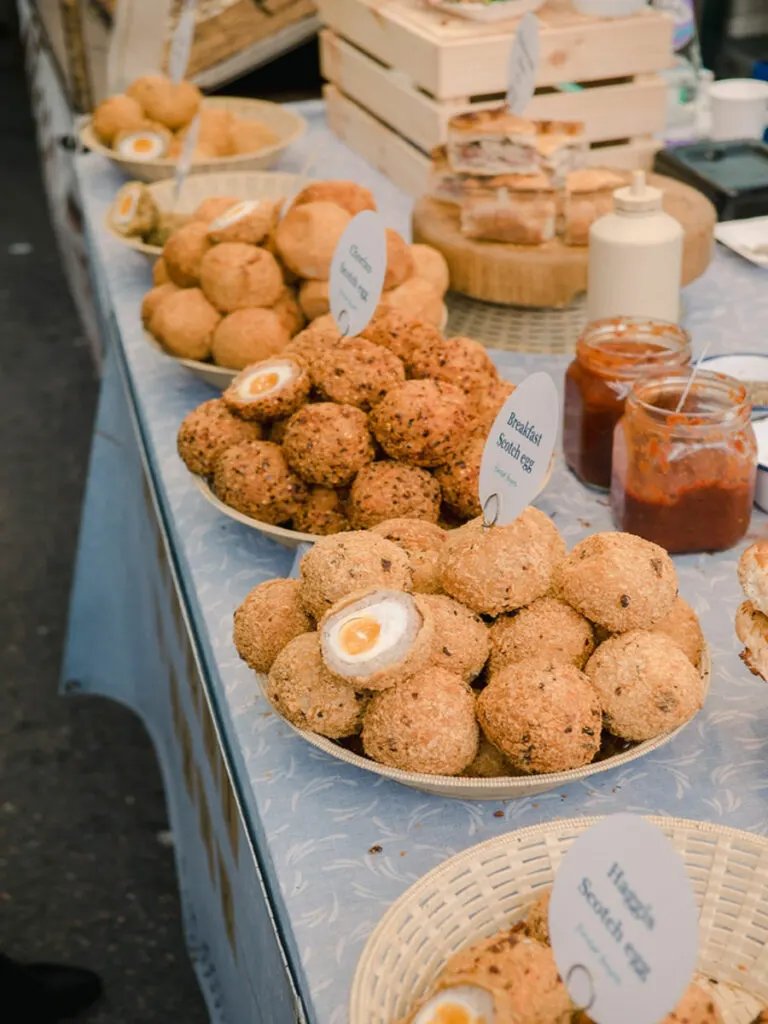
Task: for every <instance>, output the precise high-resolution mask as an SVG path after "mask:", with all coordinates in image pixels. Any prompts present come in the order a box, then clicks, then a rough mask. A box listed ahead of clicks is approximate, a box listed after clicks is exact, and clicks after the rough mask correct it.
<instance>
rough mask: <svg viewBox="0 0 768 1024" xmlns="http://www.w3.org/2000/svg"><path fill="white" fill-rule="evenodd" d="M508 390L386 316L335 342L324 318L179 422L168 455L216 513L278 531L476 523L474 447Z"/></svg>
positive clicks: (493, 374)
mask: <svg viewBox="0 0 768 1024" xmlns="http://www.w3.org/2000/svg"><path fill="white" fill-rule="evenodd" d="M161 311H162V310H161ZM513 390H514V386H513V385H512V384H510V383H509V382H508V381H504V380H501V379H500V378H499V375H498V371H497V370H496V368H495V367H494V365H493V363H492V361H491V359H490V358H489V356H488V354H487V352H486V351H485V349H484V348H483V346H482V345H481V344H479V343H478V342H476V341H473V340H472V339H470V338H462V337H457V338H443V337H442V335H441V333H440V331H439V330H438V329H437V328H436V327H435V326H434V325H432V324H430V323H428V322H426V321H423V320H414V319H411V318H409V317H407V316H404V315H403V314H402V313H400V312H398V311H397V310H394V309H391V308H382V309H380V310H379V312H377V313H376V314H375V315H374V317H373V319H372V320H371V322H370V323H369V324H368V326H367V327H366V328H365V330H364V331H363V332H362V333H361V334H360V336H359V337H354V338H343V337H342V336H341V334H340V332H339V330H338V328H337V326H336V324H335V322H334V320H333V318H332V317H331V316H330V315H325V316H323V317H320V318H318V319H317V320H315V321H313V323H311V324H310V325H309V327H307V328H306V329H305V330H303V331H302V332H300V333H299V334H298V335H297V336H296V337H295V338H294V339H293V341H292V342H291V343H290V344H288V345H286V346H285V347H284V348H283V349H282V350H281V351H280V353H279V354H278V355H275V356H273V357H272V358H269V359H265V360H262V361H261V362H259V363H256V364H253V365H251V366H248V367H247V368H246V369H245V370H243V371H242V372H241V373H240V374H239V375H238V376H237V377H236V378H235V379H234V380H233V381H232V383H231V385H230V386H229V387H228V388H227V390H226V391H225V392H224V394H223V395H222V397H221V398H220V399H213V400H211V401H208V402H205V403H204V404H203V405H201V406H200V407H199V408H198V409H196V410H194V411H193V412H192V413H190V414H189V415H188V416H187V417H186V419H185V420H184V421H183V423H182V425H181V428H180V430H179V434H178V450H179V454H180V455H181V458H182V459H183V460H184V462H185V463H186V465H187V467H188V468H189V469H190V470H191V471H192V472H193V473H196V474H198V475H199V476H202V477H205V478H206V479H207V480H209V481H210V486H211V487H212V489H213V491H214V493H215V494H216V495H217V496H218V498H219V499H220V500H221V501H222V502H224V503H225V504H227V505H229V506H230V507H232V508H233V509H236V510H237V511H238V512H240V513H242V514H243V515H246V516H249V517H250V518H252V519H256V520H259V521H261V522H265V523H270V524H272V525H275V526H287V527H290V528H292V529H294V530H297V531H299V532H302V533H310V534H316V535H325V534H332V533H339V532H343V531H346V530H350V529H355V530H359V529H368V528H369V527H373V526H376V525H377V524H379V523H382V522H384V521H386V520H388V519H396V518H398V519H400V518H405V519H415V520H422V521H424V522H426V523H428V524H432V525H434V524H437V523H438V522H441V523H442V524H443V525H457V524H459V523H462V522H466V520H468V519H471V518H472V517H473V516H476V515H478V514H479V512H480V505H479V498H478V477H479V472H480V461H481V457H482V452H483V447H484V444H485V440H486V438H487V435H488V431H489V429H490V426H491V424H492V423H493V420H494V418H495V417H496V415H497V413H498V412H499V410H500V409H501V407H502V406H503V404H504V402H505V400H506V399H507V398H508V396H509V395H510V394H511V392H512V391H513Z"/></svg>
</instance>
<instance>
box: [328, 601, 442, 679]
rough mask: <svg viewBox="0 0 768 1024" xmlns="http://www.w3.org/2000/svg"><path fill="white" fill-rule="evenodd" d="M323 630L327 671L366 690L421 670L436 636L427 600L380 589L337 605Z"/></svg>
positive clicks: (331, 611) (329, 612)
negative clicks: (425, 601)
mask: <svg viewBox="0 0 768 1024" xmlns="http://www.w3.org/2000/svg"><path fill="white" fill-rule="evenodd" d="M318 628H319V632H320V649H321V651H322V655H323V662H324V663H325V666H326V668H327V669H328V670H329V671H330V673H331V674H332V675H333V676H334V677H336V678H337V679H339V680H340V681H341V682H344V683H347V685H349V686H354V687H358V688H361V689H365V690H384V689H387V688H388V687H390V686H394V685H395V683H397V682H399V681H400V680H401V679H404V678H405V677H407V676H409V675H412V674H413V673H414V672H418V671H419V670H421V669H422V668H423V667H424V666H425V665H426V664H427V662H428V661H429V659H430V656H431V654H432V648H433V643H434V635H435V627H434V621H433V619H432V616H431V615H430V612H429V609H428V608H427V607H426V605H425V603H424V601H423V600H422V598H420V597H418V596H416V597H414V595H413V594H406V593H404V592H402V591H399V590H385V589H383V588H377V587H373V588H370V589H368V590H362V591H357V592H355V593H353V594H349V595H347V596H346V597H343V598H342V599H341V600H340V601H337V602H336V604H334V605H333V606H332V607H331V608H329V609H328V611H327V612H326V613H325V615H324V616H323V618H322V620H321V622H320V625H319V627H318Z"/></svg>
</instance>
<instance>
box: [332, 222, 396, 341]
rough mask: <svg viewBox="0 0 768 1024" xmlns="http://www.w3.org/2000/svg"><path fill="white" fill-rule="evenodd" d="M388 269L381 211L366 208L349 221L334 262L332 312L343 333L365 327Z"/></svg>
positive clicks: (379, 294) (374, 308)
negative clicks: (375, 211) (379, 213)
mask: <svg viewBox="0 0 768 1024" xmlns="http://www.w3.org/2000/svg"><path fill="white" fill-rule="evenodd" d="M386 271H387V237H386V235H385V234H384V225H383V224H382V222H381V219H380V217H379V216H378V214H376V213H374V212H373V211H372V210H364V211H363V212H362V213H358V215H357V216H356V217H353V218H352V220H351V221H350V222H349V224H347V226H346V228H345V230H344V234H343V235H342V236H341V238H340V239H339V244H338V245H337V246H336V251H335V252H334V254H333V260H332V262H331V276H330V281H329V295H330V303H331V313H332V314H333V319H334V320H335V321H336V325H337V327H338V328H339V330H340V331H341V333H342V334H343V335H345V336H346V337H352V336H353V335H355V334H359V333H360V331H362V330H364V329H365V328H366V327H367V325H368V321H369V320H370V319H371V317H372V316H373V314H374V313H375V312H376V307H377V306H378V304H379V299H380V298H381V289H382V287H383V285H384V275H385V274H386Z"/></svg>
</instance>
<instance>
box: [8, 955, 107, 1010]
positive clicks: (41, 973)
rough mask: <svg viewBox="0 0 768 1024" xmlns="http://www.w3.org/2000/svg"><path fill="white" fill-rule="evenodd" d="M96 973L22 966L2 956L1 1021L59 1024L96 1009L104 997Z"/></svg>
mask: <svg viewBox="0 0 768 1024" xmlns="http://www.w3.org/2000/svg"><path fill="white" fill-rule="evenodd" d="M101 990H102V986H101V979H100V978H99V976H98V975H97V974H94V973H93V971H88V970H85V969H84V968H82V967H64V966H62V965H60V964H18V963H16V962H15V961H14V960H11V959H10V958H9V957H6V956H0V1020H2V1021H3V1022H4V1024H57V1022H58V1021H60V1020H68V1019H69V1018H71V1017H76V1016H77V1015H78V1014H79V1013H82V1012H83V1011H84V1010H87V1009H88V1008H89V1007H90V1006H92V1005H93V1004H94V1003H95V1002H96V1000H97V999H98V998H99V996H100V995H101Z"/></svg>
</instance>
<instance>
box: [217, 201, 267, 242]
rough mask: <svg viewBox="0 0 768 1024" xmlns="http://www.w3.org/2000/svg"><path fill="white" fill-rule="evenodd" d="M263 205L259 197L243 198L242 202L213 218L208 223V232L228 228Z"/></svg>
mask: <svg viewBox="0 0 768 1024" xmlns="http://www.w3.org/2000/svg"><path fill="white" fill-rule="evenodd" d="M260 205H261V200H259V199H243V200H242V202H240V203H235V205H234V206H230V208H229V209H228V210H225V211H224V213H222V214H220V216H218V217H217V218H216V219H215V220H212V221H211V223H210V224H209V225H208V233H209V234H210V233H211V231H221V229H222V228H228V227H229V226H230V225H231V224H236V223H237V221H239V220H242V219H243V217H247V216H248V214H249V213H253V211H254V210H255V209H256V208H257V207H258V206H260Z"/></svg>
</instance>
